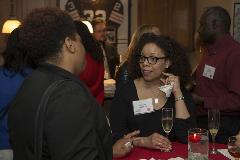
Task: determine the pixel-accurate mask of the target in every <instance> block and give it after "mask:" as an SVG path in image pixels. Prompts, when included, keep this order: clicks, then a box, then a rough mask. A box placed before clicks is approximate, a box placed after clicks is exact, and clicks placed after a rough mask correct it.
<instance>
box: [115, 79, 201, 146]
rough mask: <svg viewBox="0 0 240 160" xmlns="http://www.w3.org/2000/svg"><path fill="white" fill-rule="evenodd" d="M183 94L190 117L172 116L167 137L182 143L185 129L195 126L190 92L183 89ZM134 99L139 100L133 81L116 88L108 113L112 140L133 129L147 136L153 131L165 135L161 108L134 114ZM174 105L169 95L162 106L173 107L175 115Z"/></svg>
mask: <svg viewBox="0 0 240 160" xmlns="http://www.w3.org/2000/svg"><path fill="white" fill-rule="evenodd" d="M183 95H184V97H185V99H184V101H185V103H186V106H187V109H188V111H189V113H190V117H189V118H188V119H186V120H184V119H178V118H174V120H173V128H172V131H171V132H170V134H169V139H170V140H172V141H173V140H176V139H177V140H179V141H180V142H182V143H187V130H188V129H189V128H193V127H195V126H196V120H195V105H194V103H193V99H192V96H191V94H190V93H188V92H187V91H183ZM136 100H139V98H138V95H137V90H136V87H135V84H134V81H129V82H128V83H126V84H125V85H122V86H121V87H119V88H118V90H116V92H115V97H114V100H113V102H112V107H111V113H110V124H111V128H112V133H113V139H114V141H116V140H118V139H120V138H122V137H123V136H124V135H125V134H127V133H129V132H132V131H134V130H140V136H143V137H145V136H149V135H151V134H152V133H154V132H158V133H160V134H161V135H165V132H164V131H163V129H162V123H161V112H162V109H160V110H155V111H154V112H151V113H147V114H140V115H135V116H134V111H133V105H132V101H136ZM174 105H175V101H174V96H173V95H171V97H169V98H168V100H167V102H166V104H165V106H164V107H163V108H173V111H174V113H173V115H174V117H175V107H174Z"/></svg>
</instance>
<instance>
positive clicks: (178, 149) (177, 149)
mask: <svg viewBox="0 0 240 160" xmlns="http://www.w3.org/2000/svg"><path fill="white" fill-rule="evenodd" d="M172 145H173V150H174V151H173V152H160V151H158V150H150V149H145V148H140V147H135V148H133V149H132V151H131V152H130V153H129V154H128V155H127V156H126V157H123V158H114V160H139V159H141V158H145V159H150V158H155V159H156V160H157V159H161V160H162V159H169V158H176V157H181V158H187V155H188V151H187V147H188V146H187V144H182V143H178V142H173V143H172ZM210 148H211V144H210ZM225 148H227V146H226V145H225V144H216V149H225ZM209 159H211V160H225V159H226V160H227V159H228V158H227V157H225V156H223V155H222V154H217V155H211V154H210V155H209Z"/></svg>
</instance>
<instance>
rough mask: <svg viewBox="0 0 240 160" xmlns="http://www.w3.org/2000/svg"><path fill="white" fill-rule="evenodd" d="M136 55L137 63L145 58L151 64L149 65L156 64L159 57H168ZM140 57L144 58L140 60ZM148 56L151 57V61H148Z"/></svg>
mask: <svg viewBox="0 0 240 160" xmlns="http://www.w3.org/2000/svg"><path fill="white" fill-rule="evenodd" d="M137 57H138V63H144V62H145V61H146V60H147V62H148V64H151V65H154V64H156V63H157V62H158V60H159V59H166V58H168V56H165V57H155V56H149V57H146V56H143V55H137ZM141 58H144V60H143V61H140V59H141ZM149 58H153V59H152V60H153V61H152V62H150V61H149Z"/></svg>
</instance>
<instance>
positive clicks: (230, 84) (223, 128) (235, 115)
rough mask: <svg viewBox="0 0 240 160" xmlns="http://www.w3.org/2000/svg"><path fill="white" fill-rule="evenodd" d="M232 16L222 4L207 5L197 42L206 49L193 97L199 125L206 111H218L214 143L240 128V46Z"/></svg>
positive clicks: (203, 125)
mask: <svg viewBox="0 0 240 160" xmlns="http://www.w3.org/2000/svg"><path fill="white" fill-rule="evenodd" d="M230 25H231V18H230V15H229V13H228V12H227V11H226V10H225V9H224V8H222V7H219V6H216V7H210V8H208V9H207V10H206V11H205V12H204V13H203V14H202V16H201V18H200V26H199V29H198V32H199V38H200V42H202V46H203V47H204V48H205V49H204V53H203V57H202V60H201V62H200V64H199V65H198V67H197V70H196V87H195V94H194V98H195V100H196V103H197V104H198V118H197V122H198V127H201V128H208V116H207V113H208V112H207V110H208V109H210V108H216V109H219V110H220V112H221V113H220V114H221V120H220V128H219V131H218V133H217V135H216V142H218V143H227V139H228V137H230V136H232V135H236V134H237V133H238V131H239V130H240V83H239V81H240V74H239V68H240V63H239V61H240V45H239V43H238V42H237V41H235V40H234V39H233V38H232V36H231V35H230V33H229V30H230Z"/></svg>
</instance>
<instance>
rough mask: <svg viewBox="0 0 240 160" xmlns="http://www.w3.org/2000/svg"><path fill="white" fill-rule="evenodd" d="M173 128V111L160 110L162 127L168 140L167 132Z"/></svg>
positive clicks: (168, 109) (167, 109) (170, 109)
mask: <svg viewBox="0 0 240 160" xmlns="http://www.w3.org/2000/svg"><path fill="white" fill-rule="evenodd" d="M172 126H173V109H172V108H163V109H162V127H163V130H164V132H165V133H166V137H167V138H168V135H169V132H170V131H171V130H172Z"/></svg>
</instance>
